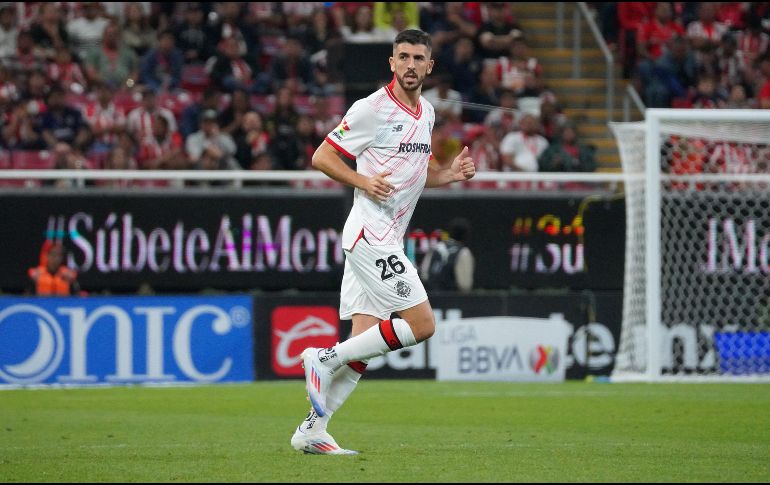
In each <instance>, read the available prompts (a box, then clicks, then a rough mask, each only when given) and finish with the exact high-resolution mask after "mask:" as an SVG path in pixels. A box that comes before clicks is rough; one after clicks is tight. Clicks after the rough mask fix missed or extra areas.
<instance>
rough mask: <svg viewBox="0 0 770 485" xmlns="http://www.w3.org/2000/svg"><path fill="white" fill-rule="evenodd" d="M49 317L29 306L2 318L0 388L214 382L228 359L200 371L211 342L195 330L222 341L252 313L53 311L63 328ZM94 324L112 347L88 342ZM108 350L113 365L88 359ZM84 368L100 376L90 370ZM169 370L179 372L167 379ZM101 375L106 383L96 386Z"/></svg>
mask: <svg viewBox="0 0 770 485" xmlns="http://www.w3.org/2000/svg"><path fill="white" fill-rule="evenodd" d="M49 310H51V311H49ZM52 311H54V309H53V307H51V306H50V305H48V306H46V305H34V304H29V303H20V304H14V305H10V306H8V307H6V308H4V309H3V310H2V311H0V382H1V381H5V382H6V383H10V384H35V383H42V382H44V381H46V380H47V379H49V378H50V377H51V376H52V375H54V377H55V380H56V382H59V383H95V382H99V381H102V380H104V381H107V382H144V381H150V382H169V381H176V380H188V381H198V382H214V381H218V380H222V379H223V378H224V377H225V376H227V375H228V373H230V372H231V370H232V369H233V364H234V361H233V357H232V356H220V357H218V359H219V360H218V361H216V362H211V361H208V362H207V364H206V366H205V367H206V369H202V367H204V366H202V365H201V360H202V359H201V354H204V353H206V354H210V352H207V351H209V350H210V349H211V348H212V346H214V345H216V342H212V341H206V342H200V340H201V339H194V337H193V335H194V327H196V323H198V324H199V325H201V324H203V323H205V322H208V323H209V324H210V333H211V334H213V335H215V336H220V337H222V338H223V339H224V338H225V337H226V336H227V335H228V334H230V333H231V332H232V331H233V330H234V329H236V328H245V327H247V326H249V325H250V323H251V312H250V311H249V310H248V309H247V308H246V307H244V306H239V305H235V306H232V307H231V308H230V309H229V311H225V309H224V308H222V307H220V306H216V305H210V304H201V305H195V306H192V307H189V308H185V309H184V310H182V309H178V308H177V307H175V306H174V305H166V304H157V305H142V304H138V305H135V306H130V307H128V308H127V307H126V306H125V305H123V306H119V305H115V304H104V305H98V306H93V305H89V306H85V305H76V304H75V305H67V304H63V305H59V306H56V307H55V313H56V314H57V317H59V318H61V321H60V320H59V318H57V317H55V316H54V315H53V314H52ZM178 313H179V315H178V316H177V314H178ZM97 321H100V324H108V325H112V327H111V329H114V332H113V334H110V338H109V339H104V338H103V339H101V340H100V341H98V342H94V341H93V339H91V341H89V334H91V332H92V330H93V329H94V326H95V324H96V323H97ZM168 324H171V325H172V326H173V327H172V328H171V332H170V338H167V337H166V334H168V332H166V331H165V330H166V326H167V325H168ZM139 325H143V326H144V328H143V329H142V330H143V333H144V335H145V339H144V341H143V342H140V341H138V340H139V339H137V338H135V334H136V333H138V332H137V331H138V330H140V329H139ZM67 330H68V331H67ZM102 333H103V332H102ZM248 333H249V334H250V332H248ZM112 337H114V338H112ZM207 340H209V339H207ZM211 340H216V339H211ZM105 344H111V345H114V362H102V361H98V360H95V359H94V358H93V354H94V353H95V352H102V353H104V349H103V348H102V347H103V346H104V345H105ZM169 344H170V345H169ZM94 345H98V346H100V348H98V349H96V350H91V351H90V352H89V346H94ZM166 347H170V348H169V349H166ZM194 351H195V352H194ZM248 353H249V354H250V351H249V352H248ZM65 355H68V357H69V358H68V366H66V367H68V370H62V368H63V367H65V366H64V365H62V360H63V358H64V357H65ZM110 355H112V354H110ZM137 357H144V359H143V360H144V363H143V364H144V365H143V366H142V367H143V370H144V372H143V373H140V372H137V369H136V367H138V366H136V360H137ZM170 359H173V363H172V362H171V361H170ZM172 364H173V365H172ZM250 365H251V364H250V363H249V364H248V366H250ZM89 366H91V367H98V369H97V370H94V369H93V368H91V369H89ZM172 367H173V369H177V372H175V373H170V372H169V370H171V369H170V368H172ZM241 367H243V366H242V365H241ZM57 371H59V372H57ZM100 374H106V375H104V377H103V378H101V377H100Z"/></svg>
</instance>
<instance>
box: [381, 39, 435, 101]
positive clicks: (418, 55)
mask: <svg viewBox="0 0 770 485" xmlns="http://www.w3.org/2000/svg"><path fill="white" fill-rule="evenodd" d="M430 54H431V52H430V50H429V49H428V46H426V45H423V44H410V43H408V42H402V43H400V44H397V45H396V46H395V48H394V49H393V57H391V58H390V69H391V71H393V72H394V73H395V74H396V81H397V82H398V84H399V85H400V86H401V88H402V89H403V90H404V91H407V92H410V91H416V90H418V89H420V88H421V87H422V83H423V82H424V81H425V78H426V77H427V75H428V74H430V72H431V70H432V69H433V59H431V58H430Z"/></svg>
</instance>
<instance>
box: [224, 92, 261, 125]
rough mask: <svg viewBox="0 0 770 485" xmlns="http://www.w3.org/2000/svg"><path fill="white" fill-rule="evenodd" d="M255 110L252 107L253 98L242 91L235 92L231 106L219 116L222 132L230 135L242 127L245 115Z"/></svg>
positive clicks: (231, 99)
mask: <svg viewBox="0 0 770 485" xmlns="http://www.w3.org/2000/svg"><path fill="white" fill-rule="evenodd" d="M252 109H253V106H252V105H251V96H250V95H249V93H247V92H246V91H244V90H242V89H236V90H235V91H233V94H232V96H231V97H230V104H229V105H228V106H227V108H225V109H224V111H222V112H221V113H220V114H219V126H221V127H222V131H223V132H225V133H227V134H228V135H232V134H233V132H234V131H235V130H236V129H237V128H238V127H239V126H241V121H242V119H243V115H245V114H246V113H248V112H249V111H251V110H252Z"/></svg>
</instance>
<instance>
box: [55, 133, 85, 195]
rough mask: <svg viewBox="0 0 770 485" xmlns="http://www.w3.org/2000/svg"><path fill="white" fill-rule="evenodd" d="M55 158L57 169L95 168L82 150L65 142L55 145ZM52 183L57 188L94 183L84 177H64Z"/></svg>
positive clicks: (80, 186) (79, 186)
mask: <svg viewBox="0 0 770 485" xmlns="http://www.w3.org/2000/svg"><path fill="white" fill-rule="evenodd" d="M53 159H54V160H53V168H54V169H56V170H90V169H92V168H93V167H92V165H91V163H90V162H89V161H88V159H87V158H86V157H85V156H84V155H83V153H82V152H81V151H80V150H78V149H77V148H75V147H72V146H70V145H69V144H67V143H64V142H58V143H56V145H55V146H54V147H53ZM46 184H48V182H46ZM52 185H53V186H54V187H57V188H75V187H77V188H83V187H85V186H86V185H93V184H92V182H91V181H88V182H86V180H85V179H82V178H74V179H73V178H63V179H58V180H54V181H53V182H52Z"/></svg>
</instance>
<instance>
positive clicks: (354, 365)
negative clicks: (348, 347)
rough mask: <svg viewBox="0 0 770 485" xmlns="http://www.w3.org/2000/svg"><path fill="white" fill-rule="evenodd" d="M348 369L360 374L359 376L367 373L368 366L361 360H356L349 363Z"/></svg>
mask: <svg viewBox="0 0 770 485" xmlns="http://www.w3.org/2000/svg"><path fill="white" fill-rule="evenodd" d="M348 367H350V368H351V369H353V370H354V371H356V372H358V373H359V374H363V373H364V372H365V371H366V364H364V363H363V362H361V361H360V360H354V361H353V362H348Z"/></svg>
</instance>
